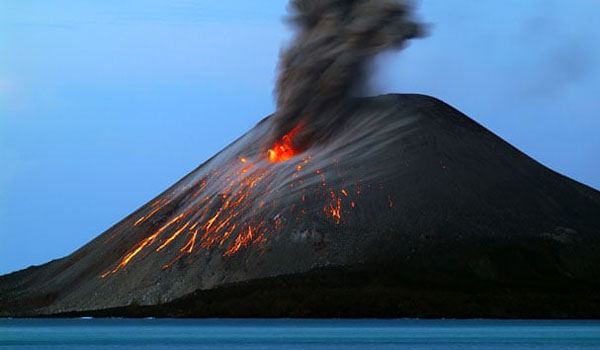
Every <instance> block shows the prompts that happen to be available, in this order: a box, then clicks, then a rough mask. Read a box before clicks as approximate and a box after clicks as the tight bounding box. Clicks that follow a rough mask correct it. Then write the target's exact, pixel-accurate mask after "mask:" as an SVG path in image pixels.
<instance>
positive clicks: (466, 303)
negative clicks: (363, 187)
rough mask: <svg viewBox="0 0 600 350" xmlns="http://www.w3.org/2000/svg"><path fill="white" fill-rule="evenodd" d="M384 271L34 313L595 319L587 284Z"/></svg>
mask: <svg viewBox="0 0 600 350" xmlns="http://www.w3.org/2000/svg"><path fill="white" fill-rule="evenodd" d="M382 271H385V269H375V268H373V269H362V268H361V269H357V270H354V271H352V270H346V271H340V270H339V269H320V270H318V271H313V272H310V273H304V274H298V275H293V276H280V277H274V278H265V279H261V280H255V281H249V282H242V283H235V284H231V285H227V286H222V287H219V288H215V289H212V290H207V291H197V292H194V293H191V294H189V295H186V296H183V297H181V298H179V299H176V300H174V301H172V302H168V303H164V304H158V305H147V306H142V305H138V304H137V303H135V302H134V303H132V304H131V305H129V306H125V307H117V308H108V309H101V310H89V311H79V312H66V313H58V314H51V315H35V317H59V318H62V317H84V316H91V317H125V318H145V317H156V318H425V319H427V318H455V319H473V318H493V319H598V318H600V294H598V293H597V292H595V291H594V290H593V289H588V290H585V289H584V288H572V286H571V287H570V288H561V287H559V286H556V287H555V288H553V289H545V290H536V289H534V288H532V289H526V288H515V289H509V288H506V287H505V288H497V286H493V285H486V286H484V285H480V286H475V285H474V286H472V289H469V290H466V289H458V288H457V289H455V290H451V289H450V290H449V289H448V288H442V286H440V285H438V286H436V285H427V286H426V285H423V284H421V283H417V282H416V281H412V282H407V283H399V281H402V280H405V279H403V278H402V276H397V275H394V274H390V273H383V272H382Z"/></svg>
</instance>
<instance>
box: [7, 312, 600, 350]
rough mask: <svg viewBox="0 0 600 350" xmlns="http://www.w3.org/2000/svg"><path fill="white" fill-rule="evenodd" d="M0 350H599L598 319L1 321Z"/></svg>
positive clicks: (599, 327)
mask: <svg viewBox="0 0 600 350" xmlns="http://www.w3.org/2000/svg"><path fill="white" fill-rule="evenodd" d="M0 349H150V350H156V349H201V350H202V349H433V350H435V349H462V350H466V349H600V321H498V320H464V321H463V320H289V319H284V320H224V319H201V320H198V319H196V320H194V319H190V320H174V319H167V320H163V319H143V320H130V319H0Z"/></svg>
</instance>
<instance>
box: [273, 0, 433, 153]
mask: <svg viewBox="0 0 600 350" xmlns="http://www.w3.org/2000/svg"><path fill="white" fill-rule="evenodd" d="M290 11H291V17H290V18H289V20H290V22H291V23H292V24H294V25H295V26H296V27H297V30H298V32H297V34H296V37H295V39H294V41H293V42H292V43H291V45H290V46H289V47H288V48H287V49H286V50H284V52H283V53H282V56H281V59H280V63H279V70H280V72H279V77H278V80H277V87H276V95H277V111H276V113H275V128H276V130H275V132H274V137H275V138H280V137H282V136H283V135H284V134H286V133H287V132H289V131H290V130H291V129H292V128H294V127H296V126H297V125H300V124H301V125H304V126H305V127H304V128H303V131H302V133H300V134H299V135H298V139H299V140H296V142H297V143H299V146H300V147H306V146H307V145H306V143H307V142H313V141H317V140H319V139H320V138H322V137H324V136H326V135H327V134H328V133H330V132H331V130H332V126H333V125H335V124H337V120H336V119H337V118H336V116H338V115H341V114H342V113H343V112H344V110H347V108H349V107H350V106H351V104H352V103H351V102H352V100H353V99H352V97H353V96H354V94H355V92H357V91H360V90H361V89H362V88H363V87H364V86H365V80H366V78H367V77H366V70H367V69H366V67H367V64H368V62H369V59H370V58H372V57H373V56H374V55H376V54H378V53H380V52H382V51H384V50H387V49H401V48H402V47H403V46H404V44H405V42H406V41H407V40H409V39H412V38H417V37H420V36H422V35H423V33H424V30H423V26H422V25H421V24H419V23H417V22H416V21H414V20H413V19H412V6H411V5H410V4H409V3H407V2H406V1H399V0H291V1H290Z"/></svg>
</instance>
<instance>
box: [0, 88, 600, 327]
mask: <svg viewBox="0 0 600 350" xmlns="http://www.w3.org/2000/svg"><path fill="white" fill-rule="evenodd" d="M273 128H274V125H273V118H272V117H267V118H265V119H263V120H262V121H261V122H260V123H258V124H257V125H256V126H255V127H254V128H253V129H251V130H250V131H249V132H247V133H246V134H245V135H243V136H242V137H240V138H239V139H237V140H236V141H235V142H233V143H232V144H230V145H229V146H228V147H226V148H225V149H223V150H222V151H221V152H219V153H218V154H216V155H215V156H214V157H212V158H211V159H209V160H208V161H206V162H205V163H204V164H202V165H201V166H199V167H198V168H197V169H195V170H193V171H192V172H191V173H190V174H188V175H187V176H185V177H184V178H182V179H181V180H180V181H178V182H177V183H176V184H174V185H173V186H171V187H170V188H169V189H167V190H166V191H165V192H163V193H162V194H160V195H159V196H158V197H156V198H154V199H153V200H151V201H150V202H148V203H147V204H146V205H144V206H142V207H141V208H139V209H138V210H136V211H135V212H133V213H132V214H131V215H129V216H128V217H126V218H125V219H123V220H122V221H120V222H119V223H117V224H116V225H114V226H113V227H111V228H110V229H108V230H107V231H106V232H104V233H102V234H101V235H99V236H98V237H97V238H95V239H94V240H92V241H91V242H89V243H88V244H86V245H85V246H83V247H82V248H80V249H79V250H77V251H76V252H74V253H72V254H71V255H69V256H67V257H64V258H62V259H58V260H54V261H51V262H49V263H46V264H44V265H41V266H35V267H30V268H28V269H26V270H22V271H18V272H14V273H12V274H9V275H5V276H2V277H0V315H2V316H40V315H54V316H57V315H58V316H60V315H63V316H76V315H98V316H158V317H160V316H175V317H186V316H211V317H230V316H231V317H250V316H252V317H266V316H272V317H413V316H419V317H439V316H443V317H598V316H600V294H598V292H599V291H600V289H599V287H600V285H599V282H600V245H599V241H600V240H599V237H600V193H599V192H598V191H596V190H594V189H592V188H590V187H587V186H585V185H582V184H580V183H578V182H576V181H573V180H571V179H569V178H566V177H564V176H562V175H560V174H558V173H556V172H554V171H552V170H550V169H548V168H546V167H544V166H543V165H541V164H539V163H538V162H536V161H535V160H533V159H531V158H530V157H528V156H527V155H525V154H523V153H522V152H520V151H519V150H517V149H516V148H514V147H512V146H511V145H510V144H508V143H506V142H505V141H503V140H502V139H500V138H499V137H497V136H496V135H494V134H493V133H491V132H490V131H488V130H486V129H485V128H484V127H482V126H481V125H479V124H477V123H476V122H474V121H473V120H472V119H470V118H468V117H467V116H465V115H464V114H462V113H460V112H459V111H457V110H456V109H454V108H452V107H450V106H449V105H447V104H445V103H444V102H441V101H439V100H437V99H435V98H432V97H427V96H422V95H385V96H378V97H372V98H363V99H360V100H358V101H357V102H356V105H355V108H353V109H352V111H351V112H349V113H347V114H345V115H343V117H342V118H338V123H336V125H335V128H334V129H332V130H331V132H329V136H328V138H327V139H326V140H325V141H322V142H318V143H314V144H312V145H310V146H309V147H305V148H304V149H299V148H297V147H296V146H295V142H294V140H295V133H300V132H302V128H303V126H302V125H298V126H297V127H296V128H294V129H293V130H292V132H290V133H289V134H287V135H285V136H284V137H283V138H281V139H280V140H277V141H276V142H274V143H272V142H271V141H269V143H268V144H265V142H266V141H265V140H271V137H270V135H272V130H273Z"/></svg>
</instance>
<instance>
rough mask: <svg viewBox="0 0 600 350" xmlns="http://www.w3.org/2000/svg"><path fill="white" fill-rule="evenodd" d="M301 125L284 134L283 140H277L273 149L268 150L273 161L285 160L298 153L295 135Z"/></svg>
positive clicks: (268, 154)
mask: <svg viewBox="0 0 600 350" xmlns="http://www.w3.org/2000/svg"><path fill="white" fill-rule="evenodd" d="M301 129H302V127H301V126H300V125H298V126H296V127H295V128H293V129H292V130H291V131H290V132H288V133H287V134H285V135H283V137H282V138H281V140H279V141H276V142H275V144H274V145H273V147H272V148H271V149H269V150H268V151H267V157H268V158H269V161H270V162H272V163H279V162H285V161H286V160H289V159H290V158H292V157H294V156H295V155H297V154H298V150H296V149H294V137H295V136H296V135H297V134H298V132H300V130H301ZM299 167H301V166H300V165H299Z"/></svg>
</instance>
